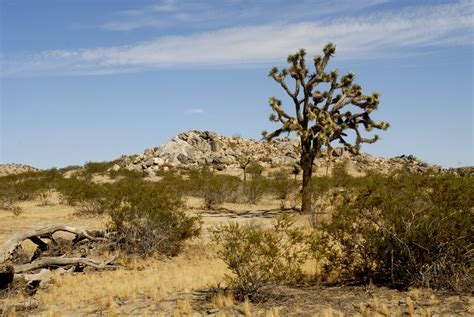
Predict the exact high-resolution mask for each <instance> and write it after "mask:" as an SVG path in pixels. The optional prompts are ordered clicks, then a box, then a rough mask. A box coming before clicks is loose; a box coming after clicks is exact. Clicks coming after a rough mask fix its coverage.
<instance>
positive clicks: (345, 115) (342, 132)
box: [262, 43, 389, 212]
mask: <svg viewBox="0 0 474 317" xmlns="http://www.w3.org/2000/svg"><path fill="white" fill-rule="evenodd" d="M335 52H336V46H335V45H334V44H332V43H329V44H327V45H326V46H325V47H324V49H323V53H324V56H320V55H317V56H315V57H314V59H313V61H314V68H315V72H314V73H312V72H310V71H309V70H308V68H307V67H306V61H305V55H306V52H305V51H304V49H301V50H299V51H298V52H297V53H296V54H294V55H289V56H288V63H289V65H290V66H289V67H288V68H283V69H282V70H279V69H278V68H276V67H274V68H272V70H271V71H270V73H269V74H268V75H269V76H270V77H272V78H273V79H274V80H275V81H276V82H277V83H279V84H280V85H281V87H282V88H283V89H284V90H285V92H286V93H287V94H288V96H289V97H290V98H291V100H292V101H293V103H294V105H295V115H294V116H291V115H290V114H288V113H287V112H286V111H285V110H284V109H283V108H282V103H281V101H280V100H278V99H276V98H275V97H271V98H270V100H269V103H270V107H271V108H272V110H273V113H272V114H271V115H270V121H274V122H278V123H280V124H281V127H280V128H278V129H276V130H275V131H273V132H272V133H267V132H266V131H264V132H263V133H262V134H263V137H264V138H265V139H266V140H267V141H270V140H272V139H274V138H276V137H278V136H279V135H280V134H282V133H288V134H289V133H291V132H296V133H297V134H298V136H299V138H300V146H301V157H300V166H301V169H302V170H303V187H302V195H303V198H302V206H301V211H302V212H310V211H311V210H312V207H311V192H310V186H309V185H310V182H311V176H312V171H313V163H314V160H315V158H317V157H321V156H323V155H324V154H326V155H328V156H329V157H331V156H332V152H333V147H332V146H331V144H332V143H333V142H334V141H338V142H340V143H341V144H342V145H343V146H344V148H345V149H346V150H347V151H349V152H350V153H352V154H357V153H358V152H359V150H360V146H361V144H362V143H374V142H376V141H377V140H378V136H377V135H374V136H373V137H372V138H365V137H364V136H362V133H361V131H360V129H361V127H363V128H365V130H366V131H371V130H372V129H374V128H375V129H382V130H386V129H387V128H388V127H389V125H388V123H386V122H383V121H381V122H375V121H373V120H372V119H371V118H370V113H371V112H372V111H373V110H375V109H377V107H378V105H379V94H378V93H372V94H371V95H364V94H363V93H362V87H361V86H359V85H356V84H354V83H353V81H354V77H355V76H354V74H353V73H348V74H347V75H344V76H342V77H341V78H340V79H339V72H338V70H337V69H335V70H333V71H330V72H327V71H326V66H327V64H328V62H329V60H330V59H331V57H332V56H333V55H334V53H335ZM288 75H289V76H290V77H291V78H292V79H293V80H294V82H295V86H294V87H295V88H294V90H290V88H289V87H288V85H287V83H286V81H285V80H286V78H287V76H288ZM320 84H322V85H323V86H326V87H327V90H326V91H320V90H316V88H317V87H318V85H320ZM350 105H353V106H354V107H352V108H355V109H356V110H355V112H352V111H350V110H349V109H347V106H350ZM351 110H354V109H351ZM350 131H352V135H353V137H352V139H350V136H349V135H348V133H347V132H350Z"/></svg>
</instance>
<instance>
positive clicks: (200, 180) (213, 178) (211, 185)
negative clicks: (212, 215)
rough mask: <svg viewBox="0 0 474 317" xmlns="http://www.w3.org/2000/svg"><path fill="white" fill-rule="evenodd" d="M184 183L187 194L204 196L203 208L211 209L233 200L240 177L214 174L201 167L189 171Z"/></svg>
mask: <svg viewBox="0 0 474 317" xmlns="http://www.w3.org/2000/svg"><path fill="white" fill-rule="evenodd" d="M184 183H185V184H184V185H183V186H184V188H185V191H186V192H187V193H188V194H191V195H194V196H197V197H202V198H204V206H205V208H208V209H212V208H216V207H218V206H219V205H220V204H222V203H224V202H226V201H230V200H233V198H234V197H233V196H235V194H236V193H237V190H238V188H239V184H240V179H239V178H238V177H236V176H230V175H223V174H216V173H213V172H211V171H209V170H208V169H207V168H203V169H199V170H192V171H189V172H188V175H187V180H186V181H185V182H184Z"/></svg>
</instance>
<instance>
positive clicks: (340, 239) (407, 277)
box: [324, 174, 474, 291]
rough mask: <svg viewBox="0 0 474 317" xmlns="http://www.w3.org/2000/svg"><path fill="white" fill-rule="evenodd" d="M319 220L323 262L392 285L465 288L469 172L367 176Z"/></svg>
mask: <svg viewBox="0 0 474 317" xmlns="http://www.w3.org/2000/svg"><path fill="white" fill-rule="evenodd" d="M352 191H353V193H352V194H351V193H348V192H346V193H344V194H343V195H344V199H343V202H342V203H341V204H339V205H338V206H337V208H336V211H335V214H334V215H333V217H332V220H331V221H330V222H329V223H328V224H326V225H325V226H324V229H325V230H326V231H327V233H328V237H327V240H326V246H327V256H328V260H329V261H328V263H330V266H328V268H327V269H335V270H340V269H342V273H343V275H344V276H345V277H346V278H350V279H355V280H357V281H360V282H364V283H366V282H368V281H369V280H372V281H373V282H375V283H379V284H383V285H388V286H391V287H395V288H398V289H405V288H407V287H409V286H422V287H431V288H437V289H451V290H456V291H460V290H465V289H468V288H470V287H472V283H473V280H472V278H473V273H474V272H473V269H472V263H473V261H474V213H473V206H474V178H472V177H465V178H460V177H455V176H448V175H443V176H442V175H438V176H423V175H408V174H398V175H395V176H390V177H383V176H378V175H370V176H368V177H364V178H360V179H359V180H358V182H357V184H355V185H353V188H352Z"/></svg>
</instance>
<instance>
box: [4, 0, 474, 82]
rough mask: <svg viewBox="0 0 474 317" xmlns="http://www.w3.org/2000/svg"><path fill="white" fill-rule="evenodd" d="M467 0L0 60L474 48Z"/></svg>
mask: <svg viewBox="0 0 474 317" xmlns="http://www.w3.org/2000/svg"><path fill="white" fill-rule="evenodd" d="M472 15H473V6H472V5H471V3H470V1H460V2H458V3H454V4H447V5H438V6H434V7H419V8H414V9H407V10H402V11H398V12H381V13H374V14H371V15H369V16H365V17H363V18H348V17H341V18H339V19H333V20H326V21H318V22H304V23H290V24H266V25H260V26H247V27H232V28H224V29H220V30H216V31H212V32H207V33H195V34H190V35H183V36H164V37H159V38H157V39H154V40H151V41H147V42H141V43H135V44H132V45H127V46H117V47H100V48H92V49H84V50H77V51H71V50H56V51H46V52H43V53H41V54H37V55H34V56H31V57H27V58H22V59H18V58H14V59H13V60H11V59H10V60H4V61H3V66H2V68H3V70H2V73H3V74H4V75H6V76H9V75H10V76H14V75H22V74H24V75H35V74H43V73H59V74H104V73H119V72H134V71H142V70H149V69H157V68H163V67H184V66H185V67H190V66H198V67H200V66H216V65H232V64H238V65H242V64H251V63H259V64H262V63H274V62H279V61H282V60H283V59H284V58H285V57H286V56H287V54H288V53H291V52H293V51H295V50H296V49H298V48H306V49H307V51H308V53H309V54H311V55H312V54H316V53H319V52H320V50H321V47H322V46H323V45H324V44H325V43H327V42H329V41H331V42H334V43H336V44H337V48H338V52H337V55H338V59H364V58H374V57H378V58H380V57H385V56H387V55H391V56H393V55H398V54H404V55H407V54H410V53H412V52H413V51H414V50H415V49H418V48H420V47H436V46H446V45H450V46H452V45H466V44H467V45H472V37H471V36H470V35H472V30H473V23H474V22H473V19H472Z"/></svg>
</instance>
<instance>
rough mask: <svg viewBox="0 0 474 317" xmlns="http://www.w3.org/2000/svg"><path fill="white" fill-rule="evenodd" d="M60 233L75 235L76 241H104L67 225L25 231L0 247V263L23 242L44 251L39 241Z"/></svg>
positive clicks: (41, 242)
mask: <svg viewBox="0 0 474 317" xmlns="http://www.w3.org/2000/svg"><path fill="white" fill-rule="evenodd" d="M58 231H62V232H68V233H72V234H75V235H76V239H83V238H85V239H89V240H92V241H106V240H107V239H105V238H99V237H94V236H92V235H90V233H89V232H88V231H87V230H84V229H81V228H74V227H70V226H67V225H56V226H52V227H46V228H41V229H27V230H24V231H19V232H17V233H15V234H14V235H13V236H12V237H11V238H10V239H8V240H7V241H6V242H5V243H3V244H2V245H0V263H4V262H5V261H7V260H9V259H10V258H11V256H12V254H13V253H14V252H15V250H16V249H17V248H18V246H19V245H20V244H21V243H22V242H23V241H25V240H28V239H29V240H31V241H32V242H34V243H35V244H37V245H38V246H39V248H40V249H45V244H46V243H45V242H44V241H43V240H41V237H48V236H49V237H51V236H52V235H53V234H54V233H55V232H58Z"/></svg>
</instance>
